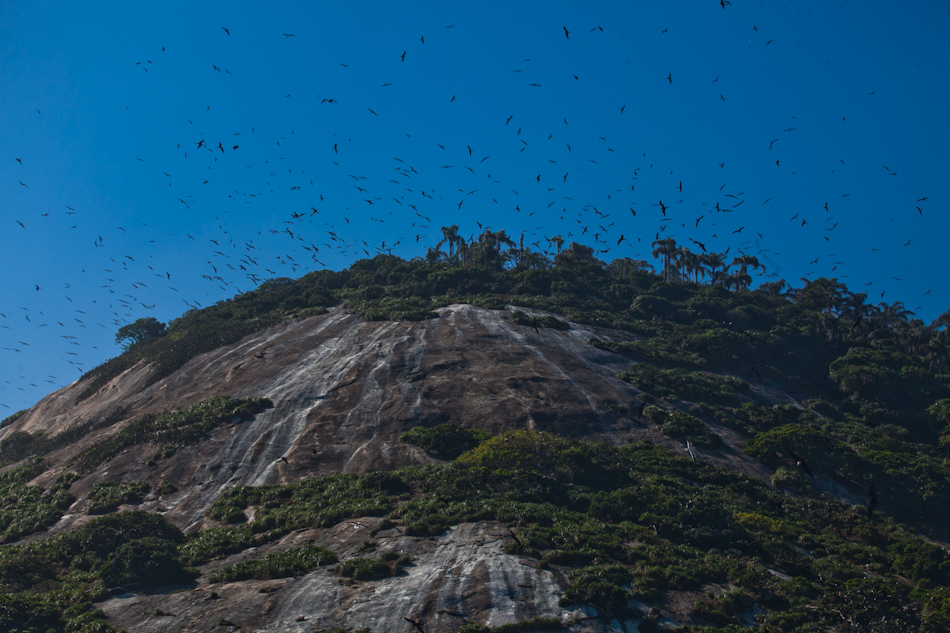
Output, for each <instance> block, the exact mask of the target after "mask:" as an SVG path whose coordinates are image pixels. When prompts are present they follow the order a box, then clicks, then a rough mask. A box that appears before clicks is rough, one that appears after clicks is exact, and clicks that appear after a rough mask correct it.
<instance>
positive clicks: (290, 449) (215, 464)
mask: <svg viewBox="0 0 950 633" xmlns="http://www.w3.org/2000/svg"><path fill="white" fill-rule="evenodd" d="M512 310H513V308H509V309H507V310H486V309H480V308H476V307H473V306H470V305H453V306H449V307H447V308H444V309H442V310H440V318H437V319H431V320H427V321H421V322H389V321H386V322H367V321H365V320H363V319H362V318H360V317H358V316H356V315H354V314H351V313H348V312H346V311H343V310H342V309H332V310H331V311H330V312H329V313H328V314H325V315H322V316H316V317H310V318H307V319H303V320H297V321H286V322H284V323H282V324H280V325H277V326H273V327H271V328H268V329H267V330H264V331H262V332H259V333H257V334H255V335H252V336H248V337H246V338H245V339H243V340H241V341H239V342H238V343H236V344H233V345H228V346H225V347H221V348H219V349H216V350H214V351H212V352H209V353H206V354H203V355H201V356H199V357H196V358H194V359H192V360H191V361H190V362H189V363H187V364H186V365H185V366H184V367H182V368H181V369H180V370H178V371H177V372H175V373H174V374H172V375H170V376H168V377H167V378H165V379H163V380H161V381H159V382H157V383H155V384H152V385H151V386H148V387H145V385H146V384H147V380H148V376H149V372H150V368H149V367H148V366H146V365H143V364H140V365H137V366H135V367H133V368H131V369H129V370H128V371H126V372H125V373H123V374H122V375H120V376H118V377H116V378H115V379H114V380H112V381H111V382H110V383H109V384H107V385H105V386H104V387H103V388H102V389H101V390H100V391H99V392H98V393H96V394H95V395H93V396H92V397H89V398H87V399H85V400H83V401H81V402H77V396H78V394H79V393H80V392H81V391H82V389H83V385H82V384H81V383H74V384H72V385H70V386H68V387H66V388H64V389H61V390H59V391H57V392H54V393H52V394H50V395H49V396H47V397H46V398H45V399H43V400H42V401H41V402H40V403H38V404H37V405H36V406H35V407H34V408H33V409H31V410H30V411H29V412H28V413H27V414H25V415H23V416H21V417H20V418H19V419H17V420H16V421H15V422H14V423H13V424H11V425H9V426H8V427H6V428H4V429H2V430H0V439H2V437H4V436H6V435H7V434H9V433H11V432H13V431H28V432H31V433H32V432H36V431H38V430H43V431H44V432H45V433H46V434H47V435H48V436H49V435H55V434H56V433H58V432H61V431H63V430H65V429H69V428H71V427H73V426H75V425H77V424H80V423H82V421H83V420H91V419H97V418H102V417H105V416H106V415H108V414H109V412H110V411H113V410H114V409H115V408H116V407H120V406H121V407H124V409H123V411H124V413H123V418H124V422H119V423H117V424H114V425H112V426H109V427H106V428H102V429H99V430H97V431H94V432H92V433H90V434H88V435H86V436H84V437H83V438H82V439H80V440H79V441H77V442H76V443H74V444H72V445H70V446H66V447H64V448H61V449H59V450H57V451H56V452H54V453H52V454H50V455H49V456H47V463H48V464H50V468H49V470H47V471H46V472H45V473H44V474H43V475H41V476H40V477H38V478H37V480H36V483H40V484H45V485H48V484H49V483H50V482H51V481H53V480H54V479H55V477H56V476H57V475H58V474H59V473H61V472H63V471H65V470H68V468H69V465H70V463H71V461H72V460H73V459H75V457H76V456H77V455H79V454H80V453H81V452H82V451H83V450H85V449H86V448H88V447H89V446H91V445H92V444H93V443H94V442H96V441H99V440H101V439H102V437H104V436H106V435H109V434H112V433H116V432H118V430H119V429H121V428H122V427H123V426H124V424H126V423H128V422H129V421H131V420H134V419H136V418H139V417H141V416H143V415H145V414H148V413H160V412H163V411H169V410H172V409H173V408H176V407H177V408H184V407H187V406H189V405H191V404H193V403H195V402H198V401H201V400H203V399H206V398H209V397H211V396H215V395H230V396H235V397H266V398H269V399H270V400H271V401H272V402H273V404H274V406H273V407H272V408H270V409H267V410H265V411H263V412H261V413H259V414H257V415H256V416H255V417H254V419H252V420H248V421H243V422H242V421H237V420H236V421H234V422H233V423H231V424H227V425H224V426H222V427H220V428H218V429H217V430H216V431H215V432H214V433H212V434H211V435H210V437H208V438H207V439H206V440H205V441H203V442H201V443H199V444H197V445H193V446H189V447H186V448H183V449H180V450H179V451H178V452H177V453H176V454H175V455H174V456H172V457H170V458H169V459H163V460H160V461H159V462H158V463H157V464H152V465H148V464H147V463H146V461H147V460H148V458H149V457H150V456H151V455H152V454H154V453H155V452H156V450H158V449H159V448H160V447H158V446H154V445H141V446H136V447H133V448H130V449H128V450H127V451H125V452H124V453H122V454H120V455H118V456H116V457H114V458H113V459H111V460H109V461H108V462H106V463H105V464H103V465H102V466H101V467H100V468H99V469H98V470H97V471H96V472H94V473H92V474H90V475H87V476H86V477H84V478H83V479H82V480H80V481H79V482H77V483H76V484H75V485H74V486H73V492H74V493H75V494H76V496H77V497H78V501H77V502H76V503H75V504H74V506H73V507H72V508H70V511H69V513H68V514H67V515H66V516H65V517H64V518H63V520H61V521H60V522H59V523H58V524H57V525H56V526H54V527H53V528H52V530H51V532H57V531H61V530H66V529H70V528H73V527H76V526H78V525H81V524H82V523H84V522H86V521H88V520H89V517H88V516H86V512H85V509H86V506H87V504H88V502H87V501H86V499H85V495H86V493H87V492H88V490H89V489H90V488H91V486H92V485H93V484H94V483H96V482H99V481H120V482H126V481H137V480H147V481H149V482H150V483H151V484H152V486H153V488H154V487H155V486H157V485H158V484H159V483H160V482H162V481H164V480H167V481H170V482H173V483H174V484H175V485H176V486H177V488H178V490H177V492H175V493H174V494H170V495H165V496H163V497H162V498H161V499H160V500H159V499H158V498H149V499H146V501H145V502H144V503H143V504H141V505H140V506H138V507H141V508H144V509H148V510H151V511H155V512H161V513H162V514H164V515H165V516H166V517H167V518H168V519H169V520H171V521H172V522H173V523H175V524H176V525H178V526H179V527H180V528H181V529H182V530H184V531H186V532H189V531H194V530H197V529H202V528H205V527H209V526H212V525H218V523H217V522H214V521H213V520H211V519H210V518H209V517H208V516H207V512H208V508H209V507H210V505H211V504H212V503H213V502H214V500H215V499H216V498H217V497H218V496H219V495H220V494H221V492H222V491H224V490H226V489H228V488H230V487H233V486H240V485H254V486H257V485H264V484H274V483H287V482H293V481H298V480H301V479H304V478H307V477H312V476H317V475H327V474H333V473H340V472H352V473H358V474H361V473H365V472H369V471H375V470H382V469H391V468H396V467H399V466H404V465H407V464H413V463H425V462H429V461H432V460H433V457H430V456H429V455H427V454H426V453H424V452H423V451H421V450H420V449H418V448H416V447H414V446H411V445H408V444H405V443H402V442H400V441H399V436H400V434H401V433H402V432H404V431H406V430H408V429H410V428H411V427H413V426H431V425H434V424H439V423H444V422H448V423H454V424H458V425H461V426H465V427H469V428H479V429H483V430H486V431H489V432H491V433H493V434H497V433H500V432H504V431H507V430H511V429H537V430H542V431H548V432H552V433H556V434H559V435H562V436H567V437H573V438H578V439H590V440H598V441H607V442H612V443H618V444H625V443H628V442H630V441H634V440H638V439H650V440H652V441H654V442H657V443H660V444H663V445H665V446H667V447H668V448H669V449H671V450H674V451H682V449H683V445H682V443H681V442H678V441H674V440H670V439H669V438H667V437H666V436H664V435H662V434H660V433H658V432H657V431H656V430H655V429H652V428H650V425H649V424H648V423H647V422H645V421H644V420H642V419H640V418H638V417H637V416H635V415H634V413H633V412H635V411H637V410H638V409H639V405H640V401H639V400H638V397H637V396H638V391H637V389H636V388H635V387H633V386H632V385H631V384H629V383H627V382H624V381H622V380H619V379H618V377H617V376H618V374H619V373H620V372H622V371H624V370H626V369H628V368H629V366H630V363H631V362H630V360H629V359H627V358H625V357H623V356H620V355H618V354H615V353H612V352H610V351H605V350H603V349H599V348H597V347H594V346H592V345H590V344H589V342H588V341H589V339H590V337H592V336H596V337H599V338H601V339H605V340H631V339H632V338H633V336H632V335H630V334H627V333H623V332H619V331H610V330H603V329H599V328H592V327H589V326H579V325H576V324H571V327H570V329H567V330H563V331H560V330H555V329H541V330H539V331H537V332H536V331H535V330H534V329H533V328H531V327H524V326H519V325H516V324H514V323H513V322H512V321H511V311H512ZM529 312H532V313H537V311H529ZM628 412H629V413H628ZM713 431H716V429H715V428H713ZM721 435H722V436H723V439H724V440H725V445H724V448H723V449H721V450H719V451H703V453H704V455H703V457H704V458H705V459H710V460H713V461H715V462H718V463H721V464H722V465H726V466H729V467H731V468H733V469H735V470H740V471H744V472H747V473H749V474H753V475H759V476H761V475H763V474H765V471H764V470H763V469H762V468H761V467H760V466H758V465H757V464H755V463H754V462H752V461H751V460H749V459H748V458H746V457H745V456H743V455H742V453H741V446H740V445H739V444H738V443H739V442H741V438H736V437H735V436H734V435H735V434H732V435H730V434H729V433H721ZM681 454H682V453H681ZM368 521H369V522H370V523H372V522H373V521H374V520H373V519H369V520H368ZM352 528H353V526H352V525H351V524H350V523H349V522H346V523H342V524H340V525H338V526H336V527H335V528H332V529H329V530H311V531H310V532H308V533H302V534H292V535H289V536H288V537H286V538H285V539H283V540H282V541H280V542H279V543H275V544H271V545H268V548H271V549H273V548H281V547H292V546H294V545H296V544H299V543H300V542H314V543H317V544H326V545H329V546H332V547H333V548H334V549H335V550H336V551H338V552H340V553H341V554H343V553H346V552H348V551H351V550H352V551H356V548H357V546H358V545H359V543H360V542H362V540H365V539H366V538H368V537H367V536H366V535H365V534H363V535H361V534H353V533H352ZM356 531H357V532H363V533H366V532H368V530H356ZM41 537H42V536H41V535H36V536H34V537H33V538H41ZM504 538H505V535H504V532H503V531H502V530H501V529H500V528H499V526H496V525H491V524H467V525H460V526H456V527H454V528H452V529H451V530H449V531H448V532H446V533H445V534H443V535H440V536H437V537H428V538H410V537H407V536H400V535H399V534H398V532H394V531H392V530H390V531H389V532H383V533H381V534H380V535H379V537H378V541H379V543H380V547H381V548H383V549H386V548H389V549H392V550H394V551H396V550H398V551H404V552H406V553H407V554H409V555H410V556H411V558H412V559H413V561H414V563H415V564H414V566H412V567H411V568H410V569H409V570H408V577H407V578H402V579H401V580H398V581H396V580H395V579H394V580H393V581H392V582H388V581H383V582H379V583H376V584H373V585H371V586H370V585H361V586H358V587H351V586H344V585H341V584H340V582H339V580H338V579H337V578H336V577H335V576H333V575H332V574H330V573H329V572H328V571H327V570H317V571H315V572H312V573H310V574H307V575H306V576H304V577H301V578H296V579H283V580H280V581H273V582H263V581H244V582H240V583H233V584H230V585H228V586H227V587H226V588H223V589H221V590H219V593H220V594H221V598H222V600H219V601H215V602H214V603H211V602H209V601H208V600H206V599H205V598H206V595H205V594H206V593H207V591H208V587H207V586H199V587H198V588H197V589H194V590H191V591H184V592H180V593H172V594H168V593H162V594H158V595H145V594H141V595H125V596H119V597H114V598H111V599H109V600H108V601H107V602H105V603H104V604H103V605H101V606H102V607H103V608H104V609H105V611H106V612H107V613H108V614H109V616H110V621H112V622H114V624H115V625H116V626H120V627H123V628H125V629H127V630H130V631H133V630H134V631H188V630H196V631H197V630H210V629H211V628H212V627H214V625H215V622H216V621H217V618H218V617H219V614H220V613H224V612H225V611H227V612H228V613H234V612H235V609H238V610H239V611H240V612H241V618H242V620H243V625H242V626H243V627H244V628H243V630H260V631H310V630H321V629H323V628H326V629H332V628H336V627H344V628H348V629H349V628H352V629H359V628H361V627H368V628H369V629H370V630H373V631H410V630H413V627H414V625H413V624H412V623H411V622H409V621H408V620H406V619H405V618H407V617H408V618H413V619H417V621H420V622H423V623H424V624H423V626H425V630H426V631H455V630H456V629H457V628H458V627H459V626H460V624H461V617H460V615H459V614H460V613H464V614H465V616H466V617H468V618H470V619H474V620H477V621H479V622H482V623H486V624H488V625H491V626H498V625H501V624H505V623H509V622H515V621H520V620H523V619H525V618H527V617H555V618H558V619H560V620H562V622H576V624H574V625H572V626H571V629H572V630H578V631H580V630H607V629H610V628H612V626H613V625H611V624H610V623H604V622H601V621H595V620H590V619H589V618H586V617H585V614H583V613H581V612H572V611H568V610H565V609H562V608H561V607H559V606H558V598H559V596H560V593H561V586H562V584H563V583H560V584H559V579H558V577H557V575H556V574H555V573H554V572H552V571H550V570H539V569H535V568H533V567H531V565H530V563H529V562H528V561H524V560H520V559H519V558H518V557H517V556H512V555H507V554H504V553H503V552H502V549H501V547H502V544H503V541H504ZM239 556H245V557H246V556H247V553H243V554H241V555H239ZM232 558H234V557H232ZM225 562H233V561H231V560H229V561H225ZM222 564H224V563H222ZM265 585H266V586H271V585H273V586H275V587H280V588H281V590H280V591H275V590H271V589H268V590H267V591H265V592H264V593H261V592H260V589H261V588H262V586H265ZM225 605H227V606H228V608H227V609H226V608H225ZM156 613H158V614H162V613H164V614H165V615H156ZM169 614H171V615H169ZM615 624H616V626H617V627H619V626H621V625H620V623H615ZM605 627H606V628H605Z"/></svg>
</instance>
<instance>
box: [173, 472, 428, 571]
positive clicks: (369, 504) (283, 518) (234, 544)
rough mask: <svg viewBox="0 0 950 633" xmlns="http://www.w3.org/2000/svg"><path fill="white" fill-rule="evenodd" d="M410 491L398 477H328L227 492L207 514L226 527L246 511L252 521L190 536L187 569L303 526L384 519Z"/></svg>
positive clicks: (381, 475)
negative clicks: (252, 512)
mask: <svg viewBox="0 0 950 633" xmlns="http://www.w3.org/2000/svg"><path fill="white" fill-rule="evenodd" d="M409 493H410V489H409V487H408V485H407V484H406V483H405V481H403V479H402V478H401V477H400V476H399V475H398V474H397V473H391V472H380V473H372V474H369V475H364V476H363V477H356V476H355V475H348V474H342V475H332V476H329V477H322V478H317V479H307V480H304V481H301V482H298V483H295V484H289V485H286V486H260V487H247V486H242V487H239V488H231V489H229V490H226V491H225V492H224V493H223V494H222V495H221V496H220V497H218V499H217V500H216V501H215V502H214V503H213V504H211V508H210V511H209V515H210V516H211V517H212V518H215V519H217V520H219V521H222V522H225V523H228V522H231V520H232V517H237V516H238V515H240V517H243V518H238V520H239V521H246V520H247V515H246V514H245V513H244V510H245V509H246V508H248V507H249V506H255V507H257V511H256V513H255V517H254V521H252V522H250V523H244V524H243V525H231V526H226V527H218V528H211V529H208V530H204V531H201V532H197V533H195V534H192V535H190V536H189V539H188V542H187V543H186V544H185V545H184V546H183V547H182V551H183V554H184V556H185V558H186V560H187V561H188V562H189V564H193V565H195V564H199V563H202V562H205V561H208V560H212V559H214V558H220V557H223V556H227V555H228V554H233V553H236V552H240V551H242V550H244V549H247V548H248V547H256V546H259V545H262V544H264V543H269V542H271V541H275V540H277V539H278V538H280V537H281V536H283V535H284V534H287V533H289V532H292V531H293V530H297V529H300V528H306V527H329V526H331V525H335V524H337V523H339V522H340V521H343V520H344V519H351V518H356V517H361V516H385V515H386V514H389V513H390V512H392V510H393V509H395V507H396V505H397V504H398V502H399V501H400V500H401V499H405V498H407V497H408V495H409Z"/></svg>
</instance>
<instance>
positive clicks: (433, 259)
mask: <svg viewBox="0 0 950 633" xmlns="http://www.w3.org/2000/svg"><path fill="white" fill-rule="evenodd" d="M444 261H445V253H443V252H442V250H441V249H439V247H438V246H436V247H435V248H427V249H426V263H427V264H437V263H439V262H444Z"/></svg>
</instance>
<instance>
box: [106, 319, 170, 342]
mask: <svg viewBox="0 0 950 633" xmlns="http://www.w3.org/2000/svg"><path fill="white" fill-rule="evenodd" d="M164 334H165V324H164V323H162V322H161V321H159V320H158V319H155V318H154V317H147V318H144V319H139V320H137V321H135V322H134V323H129V324H128V325H123V326H122V327H120V328H119V331H118V332H116V335H115V342H116V343H119V344H121V343H122V342H123V341H129V343H128V345H127V346H126V347H129V346H132V345H136V344H138V343H142V342H144V341H148V340H152V339H156V338H159V337H161V336H163V335H164Z"/></svg>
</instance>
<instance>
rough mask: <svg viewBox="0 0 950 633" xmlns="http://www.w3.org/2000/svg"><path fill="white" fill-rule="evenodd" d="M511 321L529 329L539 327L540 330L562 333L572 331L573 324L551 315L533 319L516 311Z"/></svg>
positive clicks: (512, 314)
mask: <svg viewBox="0 0 950 633" xmlns="http://www.w3.org/2000/svg"><path fill="white" fill-rule="evenodd" d="M511 321H512V323H515V324H517V325H524V326H527V327H535V326H536V327H538V328H551V329H552V330H560V331H562V332H564V331H566V330H569V329H571V324H570V323H568V322H567V321H562V320H561V319H559V318H557V317H553V316H550V315H547V316H540V317H533V316H529V315H527V314H525V313H524V312H522V311H521V310H515V311H514V312H512V313H511Z"/></svg>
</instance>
